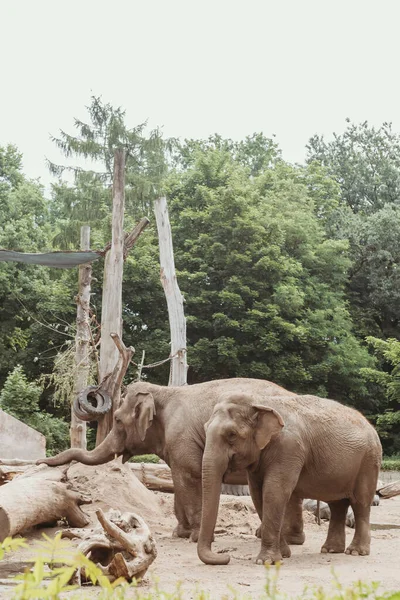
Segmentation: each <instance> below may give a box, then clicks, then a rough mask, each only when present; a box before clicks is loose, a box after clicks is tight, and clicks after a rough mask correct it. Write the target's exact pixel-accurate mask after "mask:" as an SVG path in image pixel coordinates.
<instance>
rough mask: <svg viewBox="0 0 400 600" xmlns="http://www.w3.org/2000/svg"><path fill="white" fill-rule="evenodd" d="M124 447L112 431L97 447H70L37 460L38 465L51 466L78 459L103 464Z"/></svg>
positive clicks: (119, 452) (90, 463) (86, 463)
mask: <svg viewBox="0 0 400 600" xmlns="http://www.w3.org/2000/svg"><path fill="white" fill-rule="evenodd" d="M123 449H124V448H123V447H121V445H120V444H117V443H116V442H115V436H114V433H113V431H110V433H109V434H108V436H107V437H106V438H105V440H103V441H102V442H101V444H99V446H97V448H95V449H94V450H90V451H89V450H82V448H70V449H69V450H64V452H60V454H57V455H56V456H52V457H49V458H41V459H40V460H38V461H36V464H37V465H40V464H46V465H49V466H50V467H56V466H58V465H65V464H66V463H69V462H71V460H77V461H78V462H80V463H83V464H84V465H102V464H103V463H106V462H108V461H110V460H112V459H113V458H114V457H115V455H116V454H121V453H122V452H123Z"/></svg>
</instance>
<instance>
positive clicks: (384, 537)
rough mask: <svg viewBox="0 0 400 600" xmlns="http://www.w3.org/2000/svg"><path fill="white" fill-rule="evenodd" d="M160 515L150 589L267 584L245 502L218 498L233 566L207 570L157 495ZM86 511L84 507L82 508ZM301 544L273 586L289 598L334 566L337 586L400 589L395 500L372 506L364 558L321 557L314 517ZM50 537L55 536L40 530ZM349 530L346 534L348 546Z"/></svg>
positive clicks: (7, 566) (218, 593) (326, 581)
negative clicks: (176, 534)
mask: <svg viewBox="0 0 400 600" xmlns="http://www.w3.org/2000/svg"><path fill="white" fill-rule="evenodd" d="M156 497H157V503H158V504H159V505H160V508H161V513H162V514H163V517H162V518H161V519H160V518H158V517H157V518H156V517H154V515H153V516H149V518H148V522H149V524H151V528H152V531H153V532H154V535H155V537H156V540H157V547H158V557H157V559H156V561H155V562H154V563H153V565H152V566H151V567H150V569H149V571H148V573H147V576H146V579H145V581H144V583H143V585H144V589H146V591H149V590H150V589H152V588H153V586H154V584H155V582H156V581H157V582H158V585H159V589H161V590H163V591H166V592H172V591H173V590H175V589H176V583H177V582H178V581H180V582H181V583H182V588H183V590H184V598H187V599H190V598H192V597H193V596H192V594H191V593H190V590H193V589H194V588H196V586H197V587H198V588H199V589H202V590H204V591H207V592H209V594H210V597H211V598H212V599H214V598H215V599H217V598H221V597H222V596H223V595H224V594H228V596H227V597H233V595H232V594H229V588H230V587H233V588H234V589H235V590H237V591H238V592H239V594H240V595H247V596H248V597H250V598H258V597H259V595H261V593H262V591H263V588H264V585H265V571H264V568H263V567H261V566H258V565H255V564H254V563H253V558H254V557H255V555H256V554H257V552H258V548H259V541H258V540H257V539H256V538H255V536H254V531H255V529H256V527H257V524H258V517H257V516H256V514H255V511H254V508H253V506H252V503H251V500H250V498H248V497H235V496H222V498H221V508H220V513H219V520H218V525H217V530H216V531H217V534H216V540H215V542H214V546H213V547H214V549H216V550H221V551H223V552H229V554H230V556H231V562H230V563H229V565H227V566H215V567H214V566H206V565H204V564H203V563H201V562H200V560H199V559H198V557H197V552H196V545H195V544H193V543H191V542H189V541H187V540H182V539H173V538H172V537H171V531H172V528H173V526H174V523H175V519H174V516H173V496H172V494H163V493H156ZM85 509H86V507H85ZM87 510H89V509H87ZM305 520H306V524H305V531H306V541H305V544H304V545H303V546H292V557H291V558H290V559H286V560H285V561H284V564H283V565H282V567H281V570H280V575H279V584H278V588H279V590H280V591H281V592H286V593H288V594H289V595H290V596H292V597H293V596H296V595H299V594H301V592H302V591H303V589H304V587H305V586H320V585H324V586H330V585H331V583H332V568H333V569H334V571H335V573H336V575H337V576H338V578H339V579H340V581H341V583H342V584H350V583H352V582H354V581H356V580H358V579H362V580H363V581H380V582H381V584H382V588H381V589H382V590H385V591H390V590H400V496H397V497H396V498H392V499H388V500H381V503H380V505H379V506H377V507H373V508H372V523H373V524H374V526H373V527H374V529H373V531H372V551H371V555H370V556H368V557H353V556H346V555H344V554H336V555H326V554H320V547H321V545H322V543H323V541H324V539H325V536H326V532H327V523H325V522H323V523H322V524H321V526H318V525H317V524H316V523H315V518H314V516H312V515H311V514H309V513H305ZM385 524H393V525H397V526H398V527H399V529H395V528H384V529H377V528H375V526H378V527H379V525H385ZM45 531H46V533H47V534H48V535H52V533H54V532H55V531H56V530H55V529H50V530H49V529H47V530H45ZM352 534H353V530H351V529H348V530H347V539H348V541H350V539H351V536H352ZM40 536H41V530H35V531H34V532H33V533H32V534H31V535H29V536H27V538H28V541H29V543H30V548H29V550H22V551H20V552H18V553H16V554H14V555H8V557H7V558H6V560H5V561H2V563H1V564H0V578H4V577H6V576H8V575H9V574H12V573H14V574H15V572H16V570H18V566H19V565H20V564H21V563H20V562H19V561H24V560H28V559H29V558H30V557H31V556H32V555H34V553H35V548H37V545H38V543H39V541H40ZM11 593H12V591H11V588H8V586H4V585H3V586H2V585H0V598H7V597H10V595H11ZM92 595H93V598H95V597H96V595H97V594H96V592H95V590H93V591H92V592H89V590H88V588H86V589H85V597H88V596H92Z"/></svg>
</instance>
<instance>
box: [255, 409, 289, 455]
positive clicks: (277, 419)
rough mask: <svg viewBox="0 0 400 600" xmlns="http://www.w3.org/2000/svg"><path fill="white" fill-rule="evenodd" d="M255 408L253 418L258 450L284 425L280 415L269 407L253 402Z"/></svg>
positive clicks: (277, 433)
mask: <svg viewBox="0 0 400 600" xmlns="http://www.w3.org/2000/svg"><path fill="white" fill-rule="evenodd" d="M252 406H253V408H255V410H256V414H255V416H254V420H255V429H256V433H255V441H256V444H257V446H258V447H259V449H260V450H262V449H263V448H265V446H266V445H267V444H269V442H270V441H271V438H273V437H275V436H276V435H279V433H280V432H281V429H282V427H283V426H284V425H285V423H284V421H283V419H282V417H281V415H280V414H279V413H278V412H277V411H276V410H274V409H273V408H270V407H269V406H262V405H261V404H253V405H252Z"/></svg>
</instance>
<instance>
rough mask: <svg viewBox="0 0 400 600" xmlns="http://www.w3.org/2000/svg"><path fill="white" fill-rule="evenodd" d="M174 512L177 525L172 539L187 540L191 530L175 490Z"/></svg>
mask: <svg viewBox="0 0 400 600" xmlns="http://www.w3.org/2000/svg"><path fill="white" fill-rule="evenodd" d="M174 512H175V516H176V519H177V521H178V525H177V526H176V527H175V529H174V530H173V532H172V537H179V538H189V537H190V536H191V534H192V530H191V528H190V524H189V521H188V519H187V517H186V513H185V507H184V505H183V504H182V500H181V498H180V497H179V494H177V493H176V490H175V493H174Z"/></svg>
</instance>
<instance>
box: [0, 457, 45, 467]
mask: <svg viewBox="0 0 400 600" xmlns="http://www.w3.org/2000/svg"><path fill="white" fill-rule="evenodd" d="M36 460H37V459H35V460H25V459H23V458H0V465H7V466H16V467H21V466H26V465H36Z"/></svg>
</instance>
